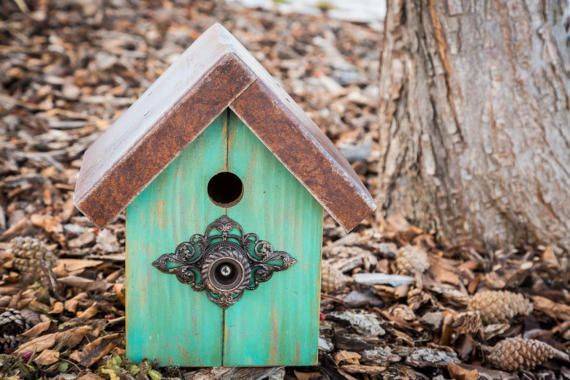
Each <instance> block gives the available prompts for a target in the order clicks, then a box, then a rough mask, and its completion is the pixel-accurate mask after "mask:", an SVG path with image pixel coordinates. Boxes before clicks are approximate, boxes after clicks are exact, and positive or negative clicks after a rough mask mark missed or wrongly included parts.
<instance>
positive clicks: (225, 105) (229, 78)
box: [74, 24, 375, 366]
mask: <svg viewBox="0 0 570 380" xmlns="http://www.w3.org/2000/svg"><path fill="white" fill-rule="evenodd" d="M74 201H75V204H76V206H77V208H79V209H80V210H81V211H82V212H83V213H84V214H85V215H86V216H87V217H88V218H89V219H91V220H92V221H93V222H94V223H95V224H97V225H98V226H103V225H105V224H106V223H108V222H109V221H111V220H112V219H113V218H114V217H115V216H117V214H119V213H120V212H121V211H122V210H124V209H126V250H127V254H126V326H127V332H126V341H127V357H128V358H129V359H131V360H133V361H140V360H142V359H145V358H146V359H149V360H155V361H157V362H158V363H159V364H161V365H178V366H221V365H223V366H274V365H314V364H316V363H317V343H318V337H319V328H318V326H319V301H320V297H319V295H320V259H321V253H320V252H321V242H322V217H323V209H324V210H326V211H327V212H328V213H329V214H330V215H331V216H332V217H333V218H334V219H335V220H336V221H337V222H338V223H340V224H341V225H342V226H343V227H345V229H346V230H350V229H352V228H353V227H355V226H356V225H357V224H358V223H359V222H360V221H361V220H362V219H363V218H365V217H366V216H367V215H369V214H370V213H371V212H372V211H373V210H374V208H375V205H374V202H373V199H372V197H371V196H370V194H369V193H368V191H367V190H366V188H365V187H364V186H363V185H362V183H361V182H360V181H359V179H358V177H357V175H356V174H355V173H354V171H353V170H352V168H351V167H350V165H349V164H348V162H347V161H346V160H345V159H344V158H343V157H342V156H341V155H340V154H339V152H338V151H337V150H336V149H335V147H334V146H333V144H332V143H331V142H330V141H329V140H328V139H327V138H326V137H325V135H324V134H323V133H322V132H321V131H320V130H319V129H318V127H317V126H316V125H315V124H314V123H313V122H312V121H311V120H310V119H309V118H308V117H307V115H305V114H304V113H303V111H302V110H301V108H300V107H299V106H298V105H297V104H295V102H294V101H293V100H292V99H291V98H290V97H289V96H288V95H287V94H286V93H285V92H284V91H283V89H282V88H281V87H280V86H279V84H278V83H277V82H276V81H275V80H274V79H273V78H272V77H271V76H270V75H269V74H268V73H267V71H266V70H265V69H264V68H263V67H262V66H261V65H260V64H259V63H258V62H257V61H256V60H255V58H254V57H253V56H252V55H251V54H250V53H249V52H248V51H247V50H246V49H245V48H244V47H243V46H242V45H241V44H240V43H239V42H238V40H237V39H236V38H235V37H233V36H232V35H231V34H230V33H229V32H228V31H227V30H226V29H224V28H223V27H222V26H221V25H218V24H216V25H214V26H212V27H211V28H209V29H208V30H207V31H206V32H205V33H204V34H203V35H202V36H200V37H199V38H198V39H197V40H196V41H195V42H194V43H193V44H192V46H190V48H188V49H187V50H186V51H185V52H184V53H183V54H182V56H180V58H179V59H178V60H177V61H176V62H175V63H174V64H173V65H172V66H171V67H170V68H168V70H166V71H165V72H164V73H163V74H162V75H161V76H160V78H158V79H157V80H156V82H155V83H153V84H152V85H151V86H150V88H148V90H146V92H145V93H144V94H143V95H142V96H141V97H140V99H138V100H137V101H136V102H135V103H134V104H133V105H132V106H131V107H130V108H129V109H128V110H127V111H126V112H125V113H124V114H123V115H122V116H121V117H120V118H119V119H118V120H116V122H115V123H114V124H113V125H112V126H111V127H109V128H108V129H107V130H106V131H105V132H104V133H103V134H102V136H101V137H99V139H98V140H96V141H95V142H94V143H93V145H92V146H91V147H90V148H89V149H88V150H87V152H86V153H85V156H84V159H83V164H82V167H81V170H80V173H79V177H78V180H77V185H76V189H75V195H74Z"/></svg>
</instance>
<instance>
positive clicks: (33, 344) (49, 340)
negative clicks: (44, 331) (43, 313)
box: [16, 333, 59, 354]
mask: <svg viewBox="0 0 570 380" xmlns="http://www.w3.org/2000/svg"><path fill="white" fill-rule="evenodd" d="M58 334H59V333H53V334H48V335H43V336H40V337H38V338H35V339H32V340H30V341H29V342H26V343H24V344H22V345H21V346H20V347H19V348H18V349H17V350H16V354H23V353H26V352H30V353H37V352H42V351H43V350H47V349H48V348H52V347H53V346H54V345H55V342H56V338H57V335H58Z"/></svg>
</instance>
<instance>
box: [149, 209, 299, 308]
mask: <svg viewBox="0 0 570 380" xmlns="http://www.w3.org/2000/svg"><path fill="white" fill-rule="evenodd" d="M296 262H297V260H295V258H293V256H291V255H290V254H288V253H287V252H284V251H274V250H273V247H272V246H271V244H270V243H269V242H267V241H265V240H259V238H258V237H257V235H256V234H254V233H247V234H244V233H243V229H242V227H241V226H240V225H239V223H237V222H236V221H234V220H232V219H230V218H229V217H227V216H226V215H223V216H221V217H219V218H218V219H216V220H215V221H214V222H212V223H211V224H210V225H208V227H207V228H206V231H205V232H204V234H203V235H201V234H195V235H192V236H191V237H190V239H189V240H188V241H185V242H182V243H180V244H178V246H177V247H176V250H175V251H174V253H165V254H163V255H161V256H160V257H159V258H158V259H156V260H155V261H154V262H153V263H152V265H153V266H154V267H155V268H157V269H158V270H160V271H161V272H164V273H168V274H174V275H176V278H178V281H180V282H182V283H184V284H188V285H190V286H191V287H192V289H194V290H196V291H202V290H205V291H206V294H207V295H208V298H209V299H210V300H211V301H212V302H215V303H217V304H218V305H219V306H221V307H223V308H226V307H229V306H231V305H233V304H234V303H236V302H237V301H238V300H239V299H240V298H241V296H242V294H243V292H244V291H245V290H246V289H249V290H254V289H255V288H257V286H258V285H259V284H260V283H261V282H265V281H267V280H269V279H270V278H271V276H272V275H273V272H278V271H282V270H285V269H287V268H289V267H290V266H291V265H293V264H295V263H296Z"/></svg>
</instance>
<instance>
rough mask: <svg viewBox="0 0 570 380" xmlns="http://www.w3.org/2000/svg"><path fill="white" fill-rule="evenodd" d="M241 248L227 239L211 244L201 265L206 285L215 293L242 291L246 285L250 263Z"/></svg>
mask: <svg viewBox="0 0 570 380" xmlns="http://www.w3.org/2000/svg"><path fill="white" fill-rule="evenodd" d="M245 257H246V254H245V252H244V251H243V248H242V247H240V246H239V245H237V244H234V243H230V242H227V241H224V242H220V243H218V244H215V245H213V246H212V247H211V248H210V249H209V250H208V251H207V253H206V260H205V261H204V264H203V267H202V273H203V276H204V282H205V284H206V286H207V287H208V288H209V289H210V290H211V291H213V292H215V293H232V292H236V291H243V289H245V287H246V286H247V281H248V278H249V273H250V264H249V262H248V261H247V259H246V258H245Z"/></svg>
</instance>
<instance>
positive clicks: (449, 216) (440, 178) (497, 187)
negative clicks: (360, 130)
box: [378, 0, 570, 250]
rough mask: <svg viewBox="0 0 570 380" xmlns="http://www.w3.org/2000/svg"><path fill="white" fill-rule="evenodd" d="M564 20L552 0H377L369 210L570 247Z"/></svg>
mask: <svg viewBox="0 0 570 380" xmlns="http://www.w3.org/2000/svg"><path fill="white" fill-rule="evenodd" d="M569 21H570V6H569V5H568V3H567V2H566V1H564V0H560V1H555V0H551V1H546V0H545V1H538V0H536V1H531V0H526V1H522V0H521V1H511V0H447V1H439V0H431V1H428V0H423V1H420V0H408V1H404V0H393V1H392V0H388V6H387V15H386V20H385V24H384V50H383V52H382V56H381V65H380V94H381V96H382V100H381V107H380V147H381V153H382V156H381V160H380V164H379V176H380V181H379V187H380V188H379V190H380V192H379V194H380V195H379V199H378V201H379V206H380V207H379V213H380V217H382V218H387V217H390V216H391V215H394V214H399V215H402V216H405V217H407V218H408V219H409V220H410V221H411V222H413V223H416V224H418V225H419V226H421V227H424V228H429V229H435V230H436V231H437V232H438V234H439V235H440V236H441V237H442V238H443V239H444V241H447V242H449V243H452V244H457V245H474V246H475V247H476V248H479V249H491V248H498V247H502V248H506V247H513V246H522V245H524V244H526V243H543V244H554V245H557V246H558V247H560V248H562V249H564V250H568V249H569V248H570V116H569V115H570V112H569V109H570V106H569V92H570V90H569V73H570V59H569V54H570V52H569V49H568V41H569V40H568V39H569V38H570V35H569V34H568V33H567V31H566V30H567V29H566V28H568V22H569Z"/></svg>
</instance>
